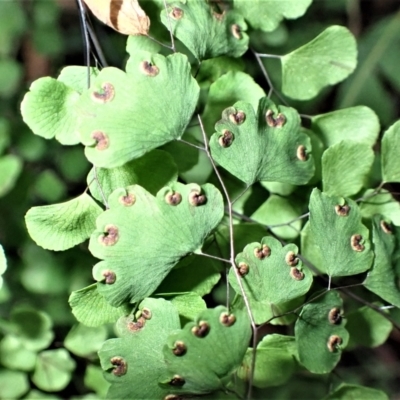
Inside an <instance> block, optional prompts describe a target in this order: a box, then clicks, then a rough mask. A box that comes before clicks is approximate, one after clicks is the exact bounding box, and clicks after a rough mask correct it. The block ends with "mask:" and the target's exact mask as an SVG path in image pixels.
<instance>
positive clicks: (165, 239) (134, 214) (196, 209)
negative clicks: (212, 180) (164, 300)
mask: <svg viewBox="0 0 400 400" xmlns="http://www.w3.org/2000/svg"><path fill="white" fill-rule="evenodd" d="M109 206H110V209H109V210H107V211H105V212H104V213H103V214H101V215H100V217H99V218H98V219H97V230H96V231H95V232H94V233H93V235H92V237H91V240H90V245H89V249H90V251H91V252H92V253H93V255H94V256H96V257H98V258H101V259H103V260H104V261H101V262H100V263H98V264H97V265H96V266H95V267H94V271H93V274H94V276H95V279H97V280H98V281H99V291H100V293H101V294H102V295H103V296H105V298H106V299H107V301H108V302H109V303H110V304H112V305H114V306H118V305H120V304H122V303H123V302H125V301H131V302H135V301H138V300H141V299H143V298H144V297H146V296H148V295H149V294H151V293H153V291H154V290H155V289H156V288H157V286H158V285H159V284H160V283H161V281H162V280H163V279H164V277H165V276H166V275H167V274H168V273H169V272H170V270H171V269H172V268H173V267H174V266H175V265H176V264H177V263H178V261H179V260H180V259H181V258H183V257H184V256H186V255H188V254H190V253H193V252H195V251H196V250H199V249H200V248H201V246H202V244H203V241H204V240H205V238H206V237H207V236H208V235H209V234H210V232H211V231H212V230H213V229H214V228H215V227H216V226H217V225H218V223H219V222H220V220H221V219H222V216H223V212H224V208H223V200H222V196H221V194H220V192H219V191H218V190H217V189H216V188H215V187H214V186H213V185H210V184H206V185H204V186H203V187H200V186H198V185H195V184H191V185H186V186H185V185H182V184H180V183H175V184H173V185H171V186H170V187H166V188H163V189H162V190H160V191H159V192H158V194H157V197H154V196H152V195H151V194H150V193H148V192H147V191H146V190H144V189H143V188H142V187H140V186H137V185H134V186H129V187H128V188H126V189H117V190H116V191H114V192H113V193H112V194H111V196H110V198H109ZM149 238H151V240H149Z"/></svg>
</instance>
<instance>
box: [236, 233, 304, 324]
mask: <svg viewBox="0 0 400 400" xmlns="http://www.w3.org/2000/svg"><path fill="white" fill-rule="evenodd" d="M297 254H298V249H297V246H296V245H294V244H288V245H286V246H284V247H282V245H281V244H280V243H279V241H278V240H277V239H275V238H273V237H264V238H263V239H262V240H261V243H251V244H248V245H247V246H246V247H245V248H244V250H243V252H242V253H239V254H237V256H236V258H235V263H236V266H237V267H236V268H238V272H239V275H241V279H242V287H243V289H244V292H245V294H246V296H247V299H248V301H249V302H250V304H252V303H253V302H262V303H263V304H264V307H265V310H266V311H267V310H268V308H271V309H272V310H273V309H274V306H275V305H279V304H282V303H287V302H289V301H291V300H294V299H296V298H299V297H301V296H302V295H304V294H305V293H307V291H308V290H309V289H310V286H311V283H312V274H311V271H309V270H308V269H307V268H306V267H304V266H303V263H302V261H301V260H300V259H299V258H298V257H297ZM232 268H233V267H232ZM232 268H231V270H230V272H229V283H230V284H231V286H232V287H233V289H234V290H235V292H236V293H238V294H239V295H241V289H240V287H239V284H238V282H237V278H236V274H235V272H234V271H233V269H232ZM282 288H285V290H282ZM276 315H278V314H276ZM262 322H265V321H262Z"/></svg>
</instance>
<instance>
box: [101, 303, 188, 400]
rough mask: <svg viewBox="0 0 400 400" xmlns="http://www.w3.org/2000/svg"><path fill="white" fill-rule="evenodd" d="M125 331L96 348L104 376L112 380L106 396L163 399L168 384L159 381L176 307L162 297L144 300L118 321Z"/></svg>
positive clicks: (176, 323) (174, 324)
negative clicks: (128, 314) (164, 348)
mask: <svg viewBox="0 0 400 400" xmlns="http://www.w3.org/2000/svg"><path fill="white" fill-rule="evenodd" d="M120 323H121V324H123V325H124V327H125V333H124V335H123V336H122V337H120V338H118V339H110V340H107V341H106V342H105V343H104V344H103V347H102V348H101V350H100V351H99V357H100V363H101V366H102V368H103V370H104V371H105V378H106V379H107V381H109V382H110V383H111V386H110V388H109V391H108V393H107V398H109V399H146V398H148V399H163V398H165V396H166V395H168V394H169V387H166V388H163V387H161V386H160V385H159V384H158V381H159V379H161V378H162V377H163V376H165V374H166V372H167V369H166V365H165V363H164V357H163V351H162V349H163V346H164V343H165V342H166V340H167V338H168V335H169V334H170V332H171V331H173V330H176V329H179V328H180V324H179V316H178V312H177V310H176V309H175V307H174V306H173V305H172V304H171V303H170V302H168V301H166V300H164V299H151V298H148V299H145V300H144V301H143V302H141V304H140V305H139V311H138V313H137V314H136V318H135V317H134V316H130V317H128V318H124V319H122V320H121V321H120Z"/></svg>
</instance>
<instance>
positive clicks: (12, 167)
mask: <svg viewBox="0 0 400 400" xmlns="http://www.w3.org/2000/svg"><path fill="white" fill-rule="evenodd" d="M21 171H22V161H21V159H20V158H19V157H17V156H15V155H13V154H7V155H5V156H3V157H1V158H0V197H1V196H5V195H6V194H7V193H8V192H9V191H10V190H11V189H12V188H13V187H14V185H15V182H16V180H17V179H18V177H19V175H20V173H21Z"/></svg>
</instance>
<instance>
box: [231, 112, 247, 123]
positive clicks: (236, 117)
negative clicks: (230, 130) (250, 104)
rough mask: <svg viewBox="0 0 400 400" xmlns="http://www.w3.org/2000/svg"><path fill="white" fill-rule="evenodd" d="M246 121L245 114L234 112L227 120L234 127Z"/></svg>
mask: <svg viewBox="0 0 400 400" xmlns="http://www.w3.org/2000/svg"><path fill="white" fill-rule="evenodd" d="M245 119H246V114H245V113H244V112H243V111H236V112H235V113H232V114H230V115H229V120H230V121H231V122H232V123H234V124H235V125H240V124H243V122H244V121H245Z"/></svg>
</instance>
